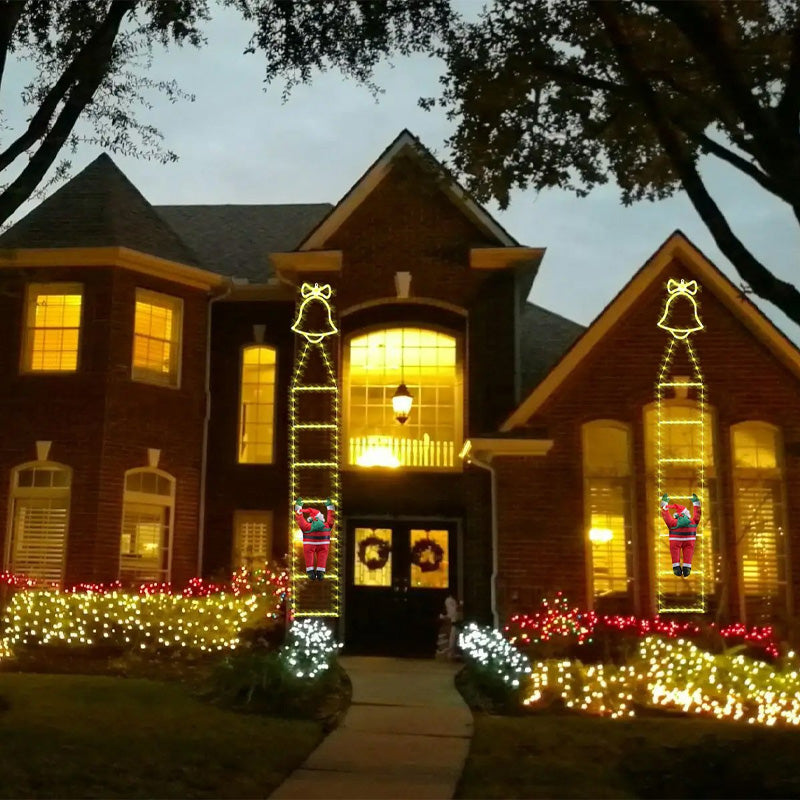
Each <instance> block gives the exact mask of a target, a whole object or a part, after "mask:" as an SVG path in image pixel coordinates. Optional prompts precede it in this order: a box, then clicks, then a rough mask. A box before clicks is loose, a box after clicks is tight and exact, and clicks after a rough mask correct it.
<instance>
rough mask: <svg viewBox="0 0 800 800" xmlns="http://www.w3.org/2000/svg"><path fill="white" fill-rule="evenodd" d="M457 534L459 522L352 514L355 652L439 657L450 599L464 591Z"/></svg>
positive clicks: (350, 628)
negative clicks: (439, 641)
mask: <svg viewBox="0 0 800 800" xmlns="http://www.w3.org/2000/svg"><path fill="white" fill-rule="evenodd" d="M456 539H457V527H456V525H455V524H454V523H451V522H448V523H444V522H439V521H432V520H419V521H405V520H403V521H393V520H368V519H362V520H359V519H355V520H354V519H350V520H348V524H347V549H346V559H347V564H346V567H347V568H346V571H345V580H346V583H345V646H346V649H347V652H349V653H361V654H373V655H393V656H409V657H417V658H425V657H430V656H433V654H434V653H435V651H436V637H437V631H438V628H439V614H440V613H442V611H443V609H444V601H445V598H446V597H447V595H448V594H449V593H452V594H453V595H454V596H455V597H457V596H458V590H457V585H456V583H457V574H458V572H457V541H456Z"/></svg>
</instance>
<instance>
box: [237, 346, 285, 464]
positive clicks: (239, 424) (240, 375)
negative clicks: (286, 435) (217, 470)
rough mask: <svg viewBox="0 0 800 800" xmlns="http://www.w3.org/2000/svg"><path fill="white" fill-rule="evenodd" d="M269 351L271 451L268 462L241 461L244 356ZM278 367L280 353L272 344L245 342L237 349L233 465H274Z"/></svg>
mask: <svg viewBox="0 0 800 800" xmlns="http://www.w3.org/2000/svg"><path fill="white" fill-rule="evenodd" d="M258 349H264V350H270V351H271V352H272V353H273V355H274V356H275V383H274V387H275V392H274V394H273V398H272V449H271V451H270V455H269V461H241V460H240V458H241V452H242V434H243V430H242V428H243V425H244V420H243V419H242V406H243V403H242V389H243V388H244V384H243V379H244V356H245V353H246V352H247V351H248V350H258ZM279 367H280V352H279V350H278V347H277V346H276V345H274V344H270V343H268V342H264V343H263V344H259V343H258V342H247V343H246V344H243V345H241V346H240V347H239V371H238V393H237V397H238V409H237V414H236V442H235V447H236V452H235V453H234V464H237V465H238V466H242V467H247V466H252V467H258V466H263V465H265V464H274V463H275V439H276V436H275V434H276V427H275V421H276V419H277V411H278V391H277V390H278V374H279V372H278V369H279Z"/></svg>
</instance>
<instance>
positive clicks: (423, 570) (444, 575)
mask: <svg viewBox="0 0 800 800" xmlns="http://www.w3.org/2000/svg"><path fill="white" fill-rule="evenodd" d="M410 534H411V535H410V536H409V547H410V551H409V552H410V555H409V567H410V576H409V577H410V584H411V586H412V588H414V589H447V588H448V586H449V585H450V532H449V531H447V530H423V529H420V528H411V531H410Z"/></svg>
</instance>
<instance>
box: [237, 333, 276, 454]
mask: <svg viewBox="0 0 800 800" xmlns="http://www.w3.org/2000/svg"><path fill="white" fill-rule="evenodd" d="M241 381H242V383H241V387H240V402H239V463H240V464H271V463H272V459H273V444H274V441H275V348H274V347H265V346H263V345H253V346H252V347H245V348H244V350H243V351H242V377H241Z"/></svg>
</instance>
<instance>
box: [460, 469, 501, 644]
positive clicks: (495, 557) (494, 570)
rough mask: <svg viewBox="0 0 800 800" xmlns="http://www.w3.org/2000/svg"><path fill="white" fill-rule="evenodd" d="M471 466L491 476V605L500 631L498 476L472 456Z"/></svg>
mask: <svg viewBox="0 0 800 800" xmlns="http://www.w3.org/2000/svg"><path fill="white" fill-rule="evenodd" d="M467 459H468V461H469V463H470V464H474V465H475V466H476V467H481V469H485V470H487V471H488V473H489V475H490V476H491V487H492V489H491V491H492V499H491V503H492V577H491V582H490V584H489V592H490V605H491V610H492V626H493V627H494V629H495V630H500V612H499V611H498V610H497V573H498V571H499V566H498V563H499V556H498V552H497V527H498V526H497V474H496V473H495V468H494V467H493V466H492V465H491V464H490V463H489V462H487V461H481V460H480V459H478V458H475V456H473V455H472V454H470V455H469V456H468V457H467Z"/></svg>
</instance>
